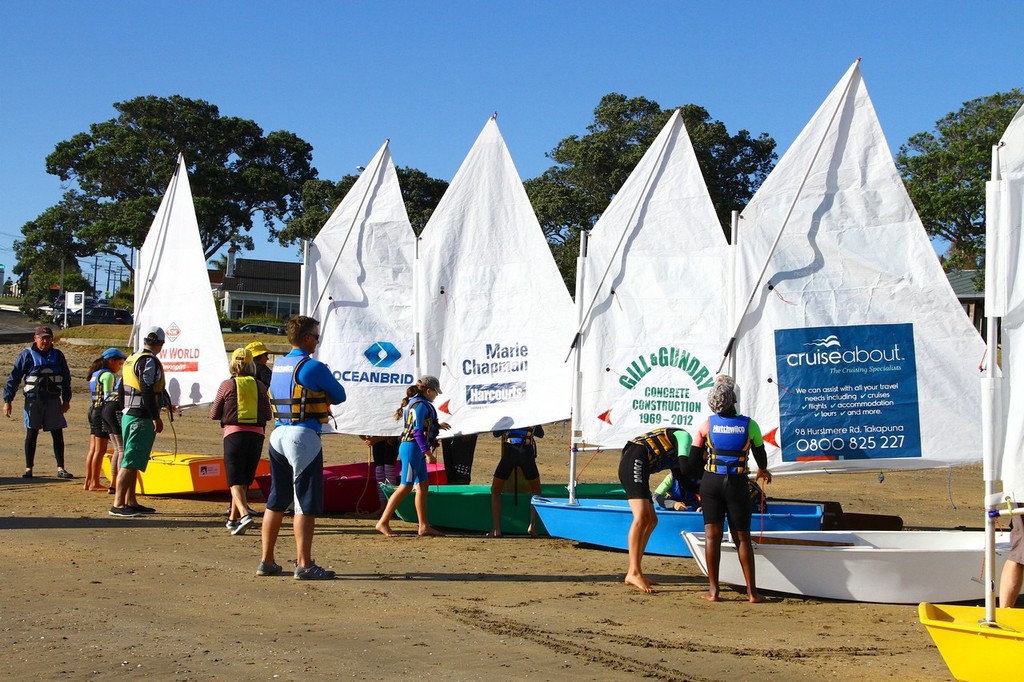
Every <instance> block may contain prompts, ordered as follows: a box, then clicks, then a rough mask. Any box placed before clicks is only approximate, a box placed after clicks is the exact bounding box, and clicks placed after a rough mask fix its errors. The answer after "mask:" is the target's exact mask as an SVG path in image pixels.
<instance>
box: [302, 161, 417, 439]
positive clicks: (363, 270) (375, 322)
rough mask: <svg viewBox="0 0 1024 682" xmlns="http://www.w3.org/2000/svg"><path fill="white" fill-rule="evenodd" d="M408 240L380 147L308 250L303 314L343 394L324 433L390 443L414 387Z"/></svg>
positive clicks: (391, 169)
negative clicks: (314, 322) (316, 330)
mask: <svg viewBox="0 0 1024 682" xmlns="http://www.w3.org/2000/svg"><path fill="white" fill-rule="evenodd" d="M415 249H416V237H415V235H414V234H413V231H412V226H411V225H410V224H409V217H408V215H407V214H406V210H405V204H404V202H403V200H402V193H401V189H400V188H399V185H398V175H397V173H396V172H395V166H394V163H393V162H392V160H391V153H390V152H389V150H388V144H387V142H385V143H384V145H383V146H382V147H381V148H380V150H379V151H378V152H377V154H376V155H375V156H374V157H373V159H372V160H371V161H370V162H369V163H368V164H367V165H366V170H365V171H363V173H362V175H360V177H359V179H358V180H357V181H356V183H355V185H353V186H352V189H350V190H349V192H348V194H347V195H346V196H345V198H344V200H342V202H341V203H340V204H339V205H338V207H337V208H336V209H335V210H334V212H333V213H332V214H331V217H330V218H329V219H328V220H327V222H326V223H325V224H324V226H323V228H322V229H321V230H320V233H319V234H318V235H317V237H316V239H314V240H313V241H312V243H311V244H310V245H309V248H308V251H307V256H306V261H307V262H306V267H305V270H304V279H305V281H304V287H303V301H302V306H301V307H302V310H303V311H304V314H306V315H309V316H311V317H314V318H316V319H318V320H320V345H319V347H318V348H317V351H316V354H315V357H316V358H317V359H318V360H320V361H322V362H324V363H326V364H327V365H328V366H329V367H330V368H331V370H333V372H334V376H335V377H336V378H337V379H338V380H339V381H340V382H341V383H342V385H343V386H344V387H345V393H346V396H347V399H346V401H345V403H344V404H342V405H338V406H335V407H334V408H333V412H334V419H333V420H332V421H331V422H329V423H328V424H326V425H325V428H324V430H325V431H327V432H330V431H337V432H341V433H353V434H364V435H397V434H398V433H400V432H401V424H400V423H399V422H397V421H395V419H394V417H393V416H392V415H393V413H394V411H395V410H396V409H397V408H398V407H399V405H400V403H401V401H402V398H403V397H405V391H406V388H407V387H408V386H409V384H411V383H413V382H414V381H415V379H416V377H415V376H414V375H415V372H416V367H415V359H414V356H413V348H414V341H415V336H414V333H413V296H412V285H413V260H414V257H415Z"/></svg>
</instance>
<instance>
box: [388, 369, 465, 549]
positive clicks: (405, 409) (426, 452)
mask: <svg viewBox="0 0 1024 682" xmlns="http://www.w3.org/2000/svg"><path fill="white" fill-rule="evenodd" d="M440 394H441V382H440V381H438V379H437V377H435V376H430V375H426V376H422V377H420V379H419V381H418V382H416V383H415V384H413V385H412V386H410V387H409V388H408V389H407V390H406V393H405V398H403V399H402V404H401V406H399V408H398V409H397V410H396V411H395V419H396V420H398V419H401V420H402V421H403V423H404V424H405V430H404V431H402V438H401V443H400V444H399V446H398V458H399V459H400V460H401V462H402V472H401V484H400V485H399V486H398V487H397V488H395V491H394V492H393V493H391V497H390V498H388V504H387V506H386V507H385V508H384V513H383V514H381V516H380V520H379V521H377V525H376V526H375V528H376V529H377V530H378V531H379V532H380V533H382V534H383V535H386V536H387V537H389V538H393V537H397V535H398V534H397V533H395V532H394V531H393V530H391V517H392V516H393V515H394V513H395V510H396V509H398V505H399V504H401V502H402V500H404V499H405V498H406V497H407V496H408V495H409V493H410V492H411V491H412V487H413V486H416V517H417V520H418V521H419V528H418V531H417V532H418V534H419V535H421V536H438V535H441V533H440V532H438V531H437V530H435V529H434V528H432V527H431V526H430V523H429V522H428V521H427V492H428V491H429V490H430V480H429V478H428V474H427V462H428V461H429V462H435V461H437V459H436V457H435V456H434V450H436V449H437V435H438V433H440V429H447V428H449V426H448V424H447V423H444V422H439V421H438V418H437V410H436V409H435V408H434V406H433V404H432V403H433V402H434V400H435V399H436V398H437V396H438V395H440Z"/></svg>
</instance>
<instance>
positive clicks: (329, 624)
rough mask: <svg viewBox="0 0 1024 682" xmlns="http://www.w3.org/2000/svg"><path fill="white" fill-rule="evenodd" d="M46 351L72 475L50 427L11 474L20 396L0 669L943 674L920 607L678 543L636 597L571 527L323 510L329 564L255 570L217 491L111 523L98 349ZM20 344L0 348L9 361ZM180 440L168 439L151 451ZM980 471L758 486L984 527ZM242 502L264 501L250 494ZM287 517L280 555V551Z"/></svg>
mask: <svg viewBox="0 0 1024 682" xmlns="http://www.w3.org/2000/svg"><path fill="white" fill-rule="evenodd" d="M58 347H60V348H62V349H63V350H64V351H65V352H66V353H67V354H68V356H69V359H70V360H71V364H72V367H73V370H74V374H75V376H76V380H75V383H76V387H77V388H76V394H75V399H74V400H73V402H72V410H71V412H70V413H69V428H68V429H67V430H66V432H65V433H66V439H67V445H68V447H67V467H68V469H69V470H71V471H72V472H73V473H75V474H76V475H78V476H79V479H76V480H75V481H62V480H58V479H57V478H55V477H54V473H55V467H54V463H53V458H52V454H51V448H50V443H49V439H48V437H47V436H46V434H42V435H41V438H40V446H39V451H38V454H37V457H36V474H37V476H36V478H34V479H32V480H30V481H23V480H22V479H21V478H20V475H21V472H22V464H23V460H22V442H23V438H24V430H23V428H22V425H21V421H20V418H19V415H20V403H19V402H16V403H15V408H16V409H15V418H14V419H11V420H6V419H2V418H0V538H2V542H0V562H2V567H3V569H2V572H3V580H2V583H0V600H2V604H3V606H2V607H0V628H2V631H3V637H4V639H5V642H6V644H5V647H4V648H5V652H4V656H3V658H2V661H0V671H2V672H4V673H6V674H8V675H10V676H12V678H13V679H40V680H51V679H97V680H104V679H115V678H116V679H123V678H124V677H125V676H131V677H146V678H151V679H166V680H206V679H211V678H233V679H266V680H310V679H335V678H338V679H341V678H344V679H387V680H392V679H394V680H402V679H422V678H427V679H442V680H512V679H533V680H561V679H570V678H572V679H587V680H620V679H626V678H627V676H628V677H650V678H655V679H659V680H750V679H784V680H829V679H842V680H877V679H882V678H893V679H900V680H934V679H950V678H949V674H948V671H947V669H946V667H945V665H944V663H943V662H942V659H941V657H940V656H939V654H938V652H937V650H936V649H935V648H934V646H933V645H932V644H931V640H930V639H929V637H928V635H927V633H926V632H925V630H924V628H923V627H921V625H920V624H919V623H918V622H917V614H916V607H915V606H892V605H876V604H852V603H841V602H829V601H822V600H814V599H797V598H792V597H785V596H781V595H772V596H771V597H770V599H769V600H768V602H767V603H765V604H759V605H751V604H748V603H747V602H746V600H745V595H744V594H741V593H740V592H738V591H733V590H731V589H728V588H726V589H725V592H724V600H723V601H722V602H720V603H717V604H711V603H707V602H705V601H703V600H702V599H700V595H701V594H702V593H703V592H704V590H705V588H706V582H705V579H704V578H703V576H702V575H701V574H700V573H699V571H698V570H697V568H696V566H695V564H694V563H693V562H692V560H690V559H678V558H668V557H656V556H649V557H647V558H646V559H645V561H644V568H645V572H646V573H648V575H651V576H653V577H654V578H655V579H657V580H659V581H660V583H661V585H660V589H659V591H658V592H657V593H656V594H653V595H645V594H642V593H640V592H638V591H637V590H635V589H632V588H629V587H627V586H625V585H623V584H622V578H623V575H624V573H625V568H626V556H625V554H623V553H619V552H610V551H601V550H595V549H588V548H583V547H580V546H577V545H576V544H575V543H573V542H569V541H566V540H558V539H551V538H542V539H530V538H526V537H506V538H501V539H488V538H485V537H482V536H480V535H479V534H458V533H450V534H448V535H447V536H445V537H442V538H418V537H416V536H415V527H414V526H412V525H410V524H406V523H403V522H401V521H396V522H395V523H394V524H393V527H394V528H395V529H396V530H398V531H399V532H400V533H402V536H401V537H399V538H395V539H387V538H384V537H383V536H381V535H379V534H377V533H376V532H374V530H373V523H374V519H373V518H372V517H370V516H355V515H346V516H331V517H326V518H322V519H319V520H318V525H317V532H316V538H315V541H314V545H313V550H314V552H313V553H314V557H315V558H316V560H317V561H318V563H320V564H321V565H323V566H325V567H328V568H332V569H334V570H335V571H337V572H338V578H339V579H338V580H335V581H332V582H316V583H309V582H299V581H296V580H294V579H292V578H291V576H290V574H286V576H285V577H279V578H258V577H256V576H255V575H254V569H255V568H256V563H257V561H258V559H259V551H260V550H259V543H260V540H259V534H258V532H256V529H255V528H253V529H251V530H250V531H249V533H248V534H246V535H244V536H238V537H235V536H231V535H229V534H228V532H227V530H226V529H225V528H224V516H223V512H224V509H225V506H226V500H227V496H226V495H224V496H215V497H208V498H204V499H194V498H187V497H174V498H170V497H169V498H154V497H148V498H143V500H144V503H145V504H149V505H151V506H154V507H156V508H157V509H158V512H159V513H158V514H156V515H154V516H151V517H142V518H131V519H116V518H112V517H110V516H108V515H107V509H108V507H109V505H110V497H109V496H107V495H106V494H104V493H93V492H85V491H84V490H82V480H81V476H82V475H83V474H84V471H83V464H84V459H85V453H86V450H87V447H88V441H87V436H88V429H87V426H86V419H85V413H86V409H87V407H86V404H87V400H86V395H85V394H84V391H85V389H84V388H83V387H84V385H85V377H84V374H85V369H86V366H87V364H88V361H89V359H90V358H91V357H94V356H95V355H97V354H98V350H97V349H82V348H80V347H71V346H67V345H58ZM20 348H21V346H17V345H6V346H0V367H3V370H2V371H3V373H4V374H6V372H7V371H9V369H8V368H9V367H10V365H11V363H12V361H13V358H14V356H15V355H16V353H17V352H18V351H19V350H20ZM19 400H20V399H19ZM175 432H176V434H177V445H178V449H179V451H180V452H211V453H219V452H220V448H221V443H220V428H219V426H218V425H217V424H216V423H214V422H213V421H211V420H209V419H206V414H205V412H204V411H203V410H193V411H190V412H187V413H185V414H184V415H183V416H182V417H181V418H179V419H178V420H177V421H176V422H175ZM567 440H568V432H567V429H566V428H565V426H564V425H553V426H551V427H550V428H549V436H548V438H546V439H544V440H543V441H540V457H539V463H540V466H541V474H542V478H543V479H544V480H546V481H560V480H564V479H565V476H566V472H567V462H568V457H567V454H566V452H565V447H564V445H565V444H566V443H567ZM172 447H173V438H172V437H171V434H169V433H165V434H163V435H161V436H160V438H159V439H158V441H157V449H164V450H169V449H171V448H172ZM325 456H326V460H327V462H328V463H330V464H335V463H344V462H355V461H360V462H362V461H366V459H367V449H366V448H365V446H363V445H362V443H361V442H360V441H359V440H358V439H356V438H353V437H328V438H327V439H325ZM588 457H589V456H588ZM587 460H588V458H583V459H582V460H581V468H582V473H581V476H580V480H582V481H592V482H598V481H613V480H615V478H616V475H615V470H616V465H617V455H616V453H614V452H607V453H603V454H600V455H598V456H596V457H594V459H593V460H592V461H589V462H588V461H587ZM496 461H497V448H496V444H495V443H494V442H493V439H481V440H480V448H479V449H478V452H477V458H476V464H475V468H474V482H477V483H484V482H487V481H489V479H490V474H491V472H492V470H493V466H494V464H495V463H496ZM980 479H981V474H980V467H965V468H962V469H955V470H953V471H952V473H951V474H949V473H947V472H946V471H925V472H905V473H893V472H890V473H887V474H886V475H885V480H884V481H882V482H880V481H879V480H878V475H877V474H876V473H872V474H856V475H843V476H803V477H786V478H782V477H779V478H777V479H776V481H775V482H774V483H773V484H772V485H771V486H770V487H769V489H768V492H769V495H771V496H776V497H803V498H807V499H829V500H836V501H839V502H841V503H842V505H843V508H844V509H845V510H847V511H858V512H866V513H886V514H900V515H902V516H903V518H904V519H905V521H906V523H907V524H908V525H909V526H916V527H944V528H952V527H957V526H979V525H980V523H981V518H982V517H981V513H980V505H979V504H978V500H979V499H980V497H981V482H980ZM252 503H253V506H255V507H257V508H262V504H261V499H260V498H259V496H258V493H257V494H256V495H255V496H254V497H253V499H252ZM287 524H288V521H287V520H286V526H285V528H284V530H283V532H282V538H281V541H280V544H279V548H278V560H279V561H281V562H282V563H284V561H283V559H289V558H292V557H293V553H292V551H293V546H294V544H293V538H292V535H291V532H290V529H289V528H288V526H287ZM979 572H980V557H979ZM980 591H981V588H980V586H979V594H980Z"/></svg>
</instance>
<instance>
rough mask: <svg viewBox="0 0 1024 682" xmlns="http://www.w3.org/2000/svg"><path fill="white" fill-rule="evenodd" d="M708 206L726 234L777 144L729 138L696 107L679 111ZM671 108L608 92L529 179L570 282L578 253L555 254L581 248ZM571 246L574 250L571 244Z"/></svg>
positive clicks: (763, 137)
mask: <svg viewBox="0 0 1024 682" xmlns="http://www.w3.org/2000/svg"><path fill="white" fill-rule="evenodd" d="M680 109H681V112H682V117H683V122H684V123H685V125H686V130H687V132H688V133H689V136H690V139H691V141H692V143H693V148H694V152H695V153H696V155H697V161H698V162H699V163H700V167H701V170H702V172H703V174H704V179H705V182H706V183H707V185H708V192H709V193H710V195H711V201H712V203H714V206H715V211H716V213H717V214H718V218H719V220H720V221H721V223H722V226H723V229H726V231H727V233H728V230H727V227H728V225H729V224H730V213H731V212H732V211H733V210H735V209H740V208H742V207H743V206H744V205H745V204H746V203H747V201H749V199H750V197H751V196H753V194H754V191H755V190H756V189H757V188H758V187H759V186H760V185H761V183H762V182H763V181H764V179H765V177H767V175H768V173H769V172H770V171H771V169H772V168H773V167H774V165H775V161H776V158H777V157H776V154H775V140H774V139H772V138H771V137H770V136H769V135H768V134H767V133H761V134H760V135H758V136H757V137H754V136H752V135H751V134H750V133H749V132H748V131H746V130H740V131H738V132H737V133H736V134H735V135H730V134H729V131H728V129H727V128H726V127H725V124H724V123H722V122H721V121H715V120H712V118H711V115H710V114H709V113H708V111H707V109H705V108H704V107H701V106H698V105H696V104H687V105H685V106H683V107H681V108H680ZM672 111H673V110H672V109H662V108H661V106H660V105H659V104H658V103H657V102H655V101H653V100H649V99H646V98H644V97H633V98H627V97H626V96H625V95H621V94H618V93H610V94H608V95H605V96H604V97H602V98H601V101H600V103H599V104H598V105H597V108H595V109H594V122H593V123H592V124H590V125H589V126H587V131H588V132H587V134H586V135H583V136H577V135H570V136H569V137H566V138H564V139H563V140H562V141H561V142H559V143H558V145H557V146H555V148H554V149H553V150H552V151H551V152H549V153H548V157H549V158H551V159H552V160H553V161H555V163H556V165H555V166H552V167H550V168H549V169H548V170H546V171H545V172H544V173H543V174H542V175H540V176H539V177H537V178H533V179H531V180H528V181H527V182H526V190H527V192H528V194H529V195H530V200H531V202H532V203H533V207H534V210H535V211H536V212H537V219H538V220H539V221H540V224H541V226H542V227H543V228H544V233H545V235H546V236H547V238H548V241H549V242H551V243H552V245H553V251H554V252H555V259H556V261H558V262H559V265H560V267H561V269H562V273H563V276H564V277H565V278H566V281H567V283H569V286H570V290H572V284H571V281H572V279H573V278H574V277H575V257H576V255H575V253H564V254H563V253H560V251H562V250H567V249H569V248H570V247H571V246H572V245H578V243H579V231H580V230H585V229H586V230H589V229H590V228H591V227H593V226H594V223H596V222H597V219H598V218H599V217H600V216H601V214H602V213H603V212H604V210H605V208H607V206H608V203H609V202H610V201H611V199H612V197H613V196H614V195H615V193H616V192H618V191H619V188H620V187H622V184H623V183H624V182H625V181H626V178H627V177H629V174H630V173H631V172H632V171H633V169H634V168H635V167H636V165H637V163H639V161H640V159H641V157H643V155H644V153H645V152H646V151H647V149H648V147H650V145H651V143H652V142H654V138H655V137H657V135H658V133H659V132H660V131H661V129H662V128H663V127H664V126H665V123H666V122H667V121H668V119H669V117H670V116H671V114H672ZM572 248H575V247H572Z"/></svg>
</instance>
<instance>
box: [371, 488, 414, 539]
mask: <svg viewBox="0 0 1024 682" xmlns="http://www.w3.org/2000/svg"><path fill="white" fill-rule="evenodd" d="M411 490H412V486H411V485H408V484H406V483H403V484H402V485H400V486H398V487H397V488H395V490H394V492H393V493H391V497H389V498H388V506H386V507H384V513H383V514H381V515H380V519H379V520H378V521H377V524H376V525H375V526H374V528H376V529H377V532H379V533H382V534H384V535H386V536H388V537H389V538H394V537H398V533H396V532H395V531H393V530H391V517H392V516H394V514H395V510H396V509H398V505H399V504H401V503H402V500H404V499H405V498H406V496H407V495H408V494H409V492H410V491H411ZM417 513H419V512H417Z"/></svg>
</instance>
